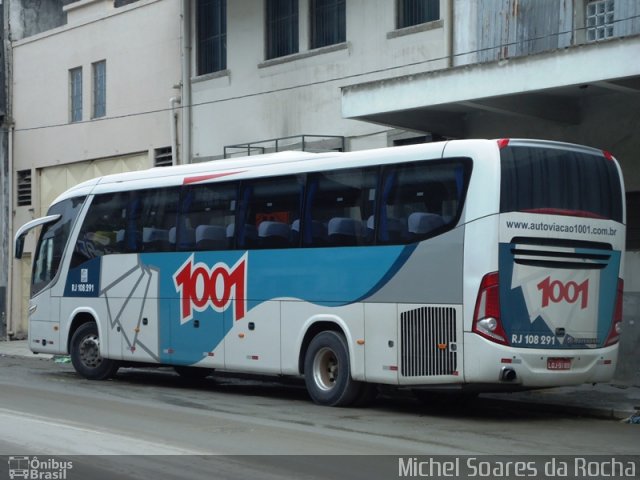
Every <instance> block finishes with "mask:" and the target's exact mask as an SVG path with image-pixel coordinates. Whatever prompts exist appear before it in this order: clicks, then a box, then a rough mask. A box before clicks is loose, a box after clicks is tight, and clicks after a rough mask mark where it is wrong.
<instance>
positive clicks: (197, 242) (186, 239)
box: [170, 182, 238, 251]
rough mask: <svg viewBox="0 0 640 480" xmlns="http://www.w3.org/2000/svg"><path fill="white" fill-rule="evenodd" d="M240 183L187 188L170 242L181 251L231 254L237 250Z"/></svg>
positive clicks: (209, 184)
mask: <svg viewBox="0 0 640 480" xmlns="http://www.w3.org/2000/svg"><path fill="white" fill-rule="evenodd" d="M237 190H238V184H237V183H236V182H225V183H207V184H204V185H195V186H191V187H188V188H186V189H185V190H184V191H183V193H182V198H181V200H180V215H179V216H178V222H177V226H176V228H175V230H174V231H173V233H171V234H170V240H173V241H174V242H175V243H176V244H177V250H179V251H187V250H197V251H207V250H228V249H230V248H233V231H234V228H235V216H236V196H237Z"/></svg>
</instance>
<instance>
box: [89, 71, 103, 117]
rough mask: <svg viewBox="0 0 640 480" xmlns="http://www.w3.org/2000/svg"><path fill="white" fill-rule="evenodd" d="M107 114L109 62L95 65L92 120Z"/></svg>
mask: <svg viewBox="0 0 640 480" xmlns="http://www.w3.org/2000/svg"><path fill="white" fill-rule="evenodd" d="M106 114H107V62H106V61H104V60H103V61H101V62H96V63H94V64H93V115H92V117H91V118H100V117H104V116H105V115H106Z"/></svg>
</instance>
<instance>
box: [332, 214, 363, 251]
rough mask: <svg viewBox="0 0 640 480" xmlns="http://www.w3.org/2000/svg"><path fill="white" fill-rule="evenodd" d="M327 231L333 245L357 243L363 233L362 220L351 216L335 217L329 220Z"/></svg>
mask: <svg viewBox="0 0 640 480" xmlns="http://www.w3.org/2000/svg"><path fill="white" fill-rule="evenodd" d="M327 233H328V237H329V243H330V244H332V245H345V246H348V245H357V244H358V239H359V238H360V237H362V235H363V228H362V222H361V221H360V220H356V219H354V218H349V217H334V218H332V219H331V220H329V224H328V226H327Z"/></svg>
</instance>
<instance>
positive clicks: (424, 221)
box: [407, 212, 444, 237]
mask: <svg viewBox="0 0 640 480" xmlns="http://www.w3.org/2000/svg"><path fill="white" fill-rule="evenodd" d="M407 224H408V225H407V226H408V231H409V234H410V235H411V236H414V237H415V236H422V235H425V234H427V233H429V232H431V231H432V230H435V229H437V228H440V227H442V226H443V225H444V220H443V219H442V217H441V216H440V215H437V214H435V213H427V212H413V213H412V214H411V215H409V218H408V219H407Z"/></svg>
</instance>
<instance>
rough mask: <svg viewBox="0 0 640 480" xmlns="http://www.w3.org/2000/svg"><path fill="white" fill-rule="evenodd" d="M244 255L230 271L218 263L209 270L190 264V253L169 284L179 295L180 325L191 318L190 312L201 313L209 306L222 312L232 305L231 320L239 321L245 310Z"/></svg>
mask: <svg viewBox="0 0 640 480" xmlns="http://www.w3.org/2000/svg"><path fill="white" fill-rule="evenodd" d="M247 263H248V259H247V254H246V253H245V254H244V255H243V256H242V257H240V260H238V261H237V262H236V263H235V265H234V266H233V267H231V268H229V266H228V265H227V264H226V263H223V262H218V263H216V264H215V265H214V266H213V267H211V268H209V266H208V265H207V264H205V263H202V262H198V263H193V254H191V256H190V257H189V258H188V259H187V261H186V262H184V263H183V264H182V266H181V267H180V269H179V270H178V271H177V272H176V273H175V274H174V275H173V283H174V284H175V287H176V290H177V291H178V292H179V293H180V324H183V323H186V322H188V321H189V320H191V319H192V318H193V311H194V310H195V311H197V312H203V311H205V310H206V309H207V308H209V307H211V308H213V309H214V310H215V311H216V312H224V311H225V310H226V309H227V308H228V307H229V306H230V305H231V304H232V303H233V304H234V318H235V320H236V321H237V320H240V319H241V318H243V317H244V315H245V313H246V311H247Z"/></svg>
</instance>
